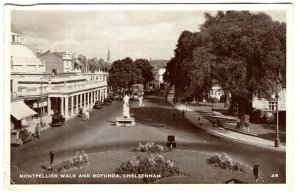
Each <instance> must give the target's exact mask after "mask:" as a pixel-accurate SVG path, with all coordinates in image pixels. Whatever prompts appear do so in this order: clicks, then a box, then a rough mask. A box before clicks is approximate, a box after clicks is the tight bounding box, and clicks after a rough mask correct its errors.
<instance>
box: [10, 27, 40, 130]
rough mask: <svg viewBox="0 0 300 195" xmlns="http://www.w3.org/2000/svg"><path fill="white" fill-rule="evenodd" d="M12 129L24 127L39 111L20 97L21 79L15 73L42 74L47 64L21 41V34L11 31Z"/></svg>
mask: <svg viewBox="0 0 300 195" xmlns="http://www.w3.org/2000/svg"><path fill="white" fill-rule="evenodd" d="M10 59H11V62H10V64H11V67H10V71H11V75H12V76H11V78H10V93H11V105H10V107H11V110H10V119H11V129H14V128H20V127H22V121H23V120H26V118H28V117H31V116H33V115H36V114H37V113H36V112H35V111H34V110H32V109H31V108H30V107H29V106H27V105H26V104H25V103H24V101H23V99H21V98H19V96H18V92H19V86H18V84H19V81H20V80H19V79H20V78H18V77H15V76H13V75H14V74H29V75H35V74H41V73H43V72H45V64H44V63H43V62H42V61H41V60H40V59H38V58H37V57H36V55H35V54H34V53H33V52H32V51H31V50H30V49H29V48H27V47H26V46H25V45H23V44H22V42H21V36H20V34H17V33H13V32H12V33H11V58H10Z"/></svg>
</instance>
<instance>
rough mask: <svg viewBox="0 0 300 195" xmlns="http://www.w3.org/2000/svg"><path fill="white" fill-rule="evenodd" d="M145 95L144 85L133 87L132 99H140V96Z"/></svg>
mask: <svg viewBox="0 0 300 195" xmlns="http://www.w3.org/2000/svg"><path fill="white" fill-rule="evenodd" d="M143 95H144V85H143V84H134V85H132V98H133V99H138V98H139V96H143Z"/></svg>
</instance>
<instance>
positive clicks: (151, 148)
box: [132, 142, 170, 153]
mask: <svg viewBox="0 0 300 195" xmlns="http://www.w3.org/2000/svg"><path fill="white" fill-rule="evenodd" d="M132 151H134V152H146V153H165V152H169V151H170V149H169V148H167V147H164V146H162V145H159V144H154V143H153V142H151V143H149V142H148V143H146V144H145V145H143V144H141V143H139V145H138V147H137V148H134V149H132Z"/></svg>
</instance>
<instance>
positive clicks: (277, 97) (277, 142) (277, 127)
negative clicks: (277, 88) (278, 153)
mask: <svg viewBox="0 0 300 195" xmlns="http://www.w3.org/2000/svg"><path fill="white" fill-rule="evenodd" d="M274 96H275V97H276V138H275V143H274V146H275V147H276V148H279V146H280V139H279V124H278V122H279V120H278V118H279V116H278V99H279V95H278V92H277V93H276V95H273V97H274Z"/></svg>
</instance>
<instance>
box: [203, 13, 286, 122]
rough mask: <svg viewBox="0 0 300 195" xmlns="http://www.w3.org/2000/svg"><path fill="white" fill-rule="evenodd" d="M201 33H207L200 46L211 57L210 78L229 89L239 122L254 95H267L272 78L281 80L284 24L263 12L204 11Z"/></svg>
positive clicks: (283, 73)
mask: <svg viewBox="0 0 300 195" xmlns="http://www.w3.org/2000/svg"><path fill="white" fill-rule="evenodd" d="M201 33H203V34H206V35H207V37H206V39H205V41H204V45H203V47H206V48H210V49H209V50H208V52H209V53H210V54H211V55H213V56H214V57H215V58H213V59H212V60H211V63H210V64H211V65H210V66H211V69H213V70H214V71H213V74H212V79H215V80H216V81H217V82H218V83H219V84H220V85H221V86H222V89H223V90H225V91H230V93H231V94H232V99H233V100H234V101H236V102H235V103H237V104H238V110H239V116H240V118H241V119H242V122H243V119H244V114H245V113H249V112H251V110H252V99H253V96H254V95H259V96H261V97H266V98H268V97H270V95H271V93H272V90H271V88H273V87H272V86H273V85H271V83H274V80H276V81H280V82H281V83H282V84H284V83H285V70H286V64H285V52H286V51H285V50H286V48H285V47H286V45H285V23H279V22H275V21H272V19H271V17H270V16H268V15H266V14H264V13H259V14H253V13H250V12H248V11H241V12H239V11H227V12H225V13H224V12H218V14H217V15H216V16H211V15H209V14H206V22H205V23H204V24H203V25H202V26H201Z"/></svg>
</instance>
